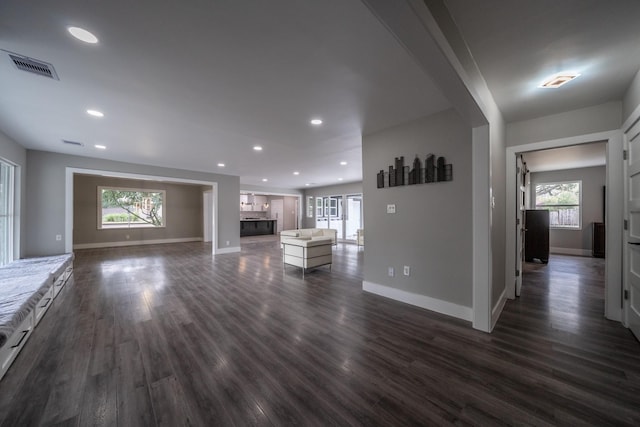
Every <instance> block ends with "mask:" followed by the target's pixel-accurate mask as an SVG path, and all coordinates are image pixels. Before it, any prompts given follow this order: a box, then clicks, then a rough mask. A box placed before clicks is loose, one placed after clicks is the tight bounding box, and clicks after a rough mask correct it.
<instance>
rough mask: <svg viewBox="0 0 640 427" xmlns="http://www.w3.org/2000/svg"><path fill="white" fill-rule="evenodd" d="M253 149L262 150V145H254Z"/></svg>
mask: <svg viewBox="0 0 640 427" xmlns="http://www.w3.org/2000/svg"><path fill="white" fill-rule="evenodd" d="M253 149H254V150H256V151H262V147H261V146H259V145H256V146H255V147H253Z"/></svg>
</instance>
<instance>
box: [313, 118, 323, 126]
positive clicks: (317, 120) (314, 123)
mask: <svg viewBox="0 0 640 427" xmlns="http://www.w3.org/2000/svg"><path fill="white" fill-rule="evenodd" d="M311 124H312V125H316V126H318V125H321V124H322V120H320V119H313V120H311Z"/></svg>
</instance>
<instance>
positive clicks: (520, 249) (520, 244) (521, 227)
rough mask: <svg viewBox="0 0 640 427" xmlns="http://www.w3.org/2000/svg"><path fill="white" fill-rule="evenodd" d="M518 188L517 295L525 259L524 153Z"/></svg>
mask: <svg viewBox="0 0 640 427" xmlns="http://www.w3.org/2000/svg"><path fill="white" fill-rule="evenodd" d="M516 165H517V170H516V180H517V182H516V188H517V189H518V190H517V191H518V194H517V206H516V251H517V253H516V296H517V297H519V296H520V291H521V290H522V261H523V260H524V232H525V223H524V211H525V208H526V207H525V199H526V186H525V179H526V178H525V177H526V175H527V166H526V164H525V163H524V160H523V158H522V155H521V154H520V155H518V156H517V158H516Z"/></svg>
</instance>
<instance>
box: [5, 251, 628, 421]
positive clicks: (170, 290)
mask: <svg viewBox="0 0 640 427" xmlns="http://www.w3.org/2000/svg"><path fill="white" fill-rule="evenodd" d="M362 257H363V252H362V249H360V250H359V249H358V248H357V247H356V246H355V245H346V244H340V245H338V247H337V248H336V249H335V256H334V261H335V263H334V265H333V267H332V269H331V271H329V269H328V268H326V267H321V268H319V269H317V270H315V271H313V272H310V273H308V274H307V275H306V276H305V280H302V275H301V273H300V270H299V269H297V268H295V267H290V266H287V267H286V268H285V269H284V270H283V267H282V264H281V262H282V258H281V255H280V250H279V247H278V244H277V242H276V241H275V240H273V239H261V240H254V241H247V242H243V246H242V252H241V253H239V254H226V255H218V256H216V257H212V256H211V254H210V246H208V245H207V244H203V243H185V244H172V245H157V246H139V247H129V248H115V249H101V250H83V251H78V252H77V253H76V261H75V282H74V283H71V284H69V285H67V286H66V287H65V288H64V289H63V291H62V292H63V294H62V295H61V296H60V297H59V298H57V299H56V300H55V304H54V306H53V307H51V309H50V310H49V312H48V313H47V314H46V316H45V318H44V319H43V321H42V323H41V324H40V325H39V326H38V328H37V329H36V331H35V332H34V333H33V335H32V337H31V339H30V340H29V342H28V343H27V344H26V347H25V348H24V350H23V352H22V354H21V355H20V356H19V357H18V359H17V360H16V362H15V363H14V365H13V366H12V367H11V369H10V370H9V371H8V373H7V375H6V376H5V378H4V379H3V380H2V381H1V382H0V424H1V425H2V426H31V425H61V426H62V425H64V426H89V425H106V426H115V425H118V426H147V425H165V426H181V425H194V426H214V425H215V426H217V425H220V426H233V425H237V426H246V425H275V426H279V425H321V426H325V425H365V426H373V425H385V426H391V425H438V426H439V425H449V424H456V425H563V426H566V425H598V426H604V425H618V426H619V425H636V426H637V425H640V344H639V343H638V342H637V341H636V340H635V339H634V338H633V336H632V335H631V334H630V332H629V331H627V330H626V329H624V328H623V327H622V326H621V325H620V324H618V323H616V322H612V321H608V320H606V319H604V317H603V312H604V309H603V285H602V278H603V273H604V263H603V261H602V260H600V259H592V258H573V257H561V256H553V257H552V258H551V260H550V261H549V264H548V265H546V266H544V265H528V266H527V270H526V273H525V285H524V289H523V295H522V297H521V298H519V299H518V300H516V301H509V302H507V305H506V307H505V310H504V312H503V315H502V317H501V319H500V321H499V323H498V325H497V326H496V328H495V331H494V333H492V334H485V333H482V332H478V331H475V330H473V329H472V328H471V325H470V324H469V323H467V322H464V321H460V320H456V319H452V318H448V317H446V316H442V315H438V314H436V313H432V312H429V311H426V310H422V309H419V308H415V307H412V306H409V305H405V304H402V303H398V302H395V301H391V300H388V299H384V298H381V297H378V296H375V295H371V294H367V293H364V292H362V290H361V287H362V285H361V281H362Z"/></svg>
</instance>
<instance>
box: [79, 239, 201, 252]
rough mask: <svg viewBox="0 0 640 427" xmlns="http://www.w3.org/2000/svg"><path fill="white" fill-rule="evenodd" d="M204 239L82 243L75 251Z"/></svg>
mask: <svg viewBox="0 0 640 427" xmlns="http://www.w3.org/2000/svg"><path fill="white" fill-rule="evenodd" d="M201 241H202V237H185V238H177V239H153V240H125V241H124V242H101V243H80V244H76V245H73V249H98V248H119V247H122V246H139V245H158V244H163V243H185V242H201Z"/></svg>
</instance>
